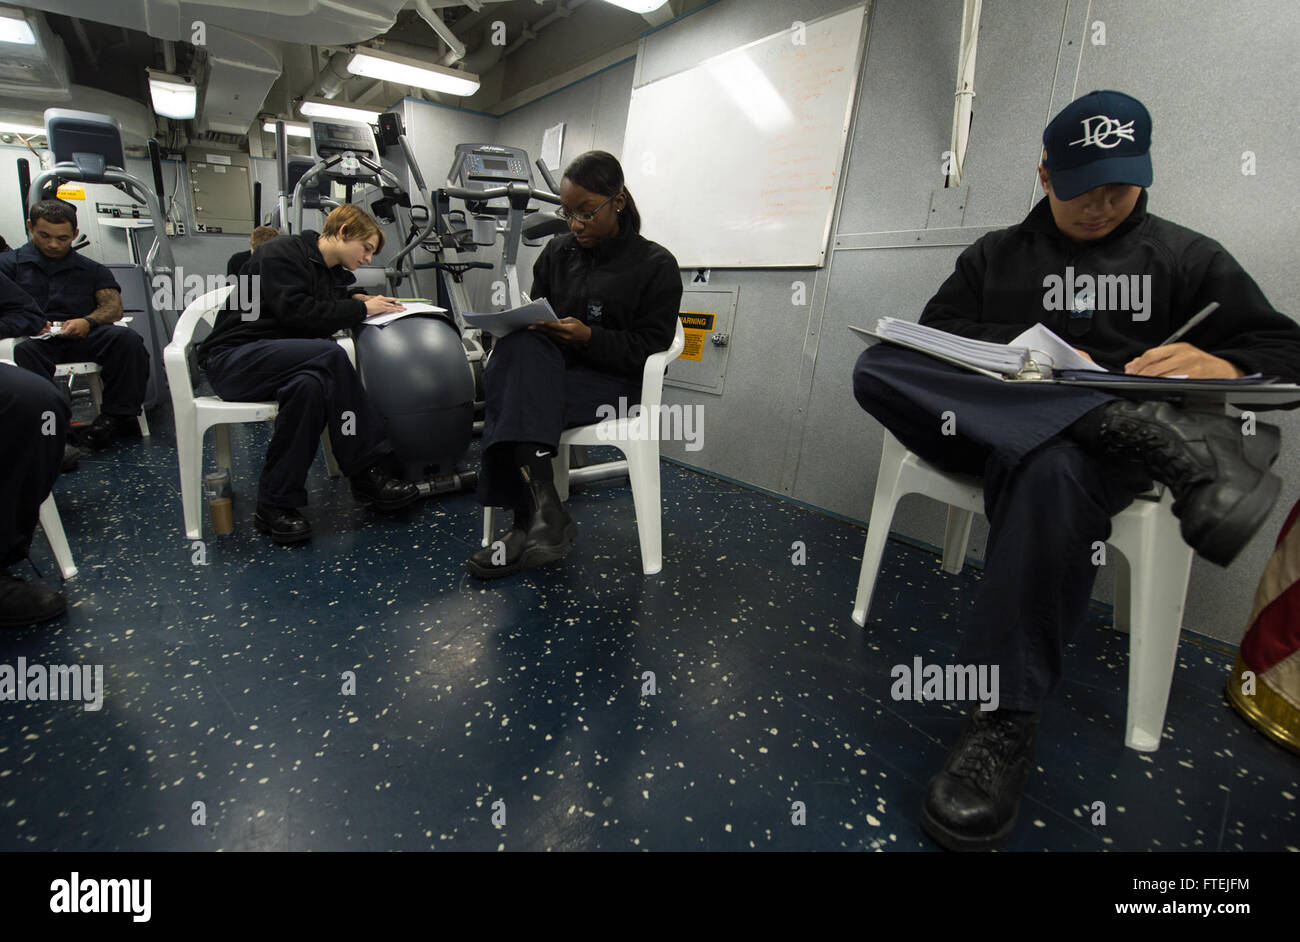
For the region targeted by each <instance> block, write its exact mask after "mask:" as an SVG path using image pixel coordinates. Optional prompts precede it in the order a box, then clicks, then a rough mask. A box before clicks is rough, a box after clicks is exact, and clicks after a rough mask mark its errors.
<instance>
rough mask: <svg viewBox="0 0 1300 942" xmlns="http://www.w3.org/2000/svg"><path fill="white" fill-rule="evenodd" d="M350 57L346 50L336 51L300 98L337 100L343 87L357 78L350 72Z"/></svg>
mask: <svg viewBox="0 0 1300 942" xmlns="http://www.w3.org/2000/svg"><path fill="white" fill-rule="evenodd" d="M349 55H350V53H349V52H347V51H346V50H343V49H338V50H336V51H335V52H334V54H333V55H332V56H330V58H329V61H328V62H326V63H325V65H324V66H322V67H321V70H320V71H319V72H317V73H316V75H315V77H314V78H312V80H311V82H310V83H309V84H308V85H307V87H306V89H304V90H303V93H302V94H301V95H300V96H299V98H326V99H330V98H337V97H338V94H339V92H340V91H342V90H343V85H344V84H345V83H346V82H347V81H348V80H349V79H351V78H354V77H355V76H353V74H352V73H351V72H349V71H348V56H349Z"/></svg>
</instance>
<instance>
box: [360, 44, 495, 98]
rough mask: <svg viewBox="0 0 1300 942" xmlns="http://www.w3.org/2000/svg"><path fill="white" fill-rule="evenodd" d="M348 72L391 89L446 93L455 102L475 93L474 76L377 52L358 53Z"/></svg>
mask: <svg viewBox="0 0 1300 942" xmlns="http://www.w3.org/2000/svg"><path fill="white" fill-rule="evenodd" d="M348 71H349V72H351V73H353V74H354V75H364V76H366V78H373V79H381V80H383V81H385V82H392V83H393V84H394V85H414V86H415V87H416V88H424V89H428V90H429V91H431V92H445V93H446V94H448V95H455V96H457V97H458V98H467V97H469V96H470V95H473V94H474V93H475V92H476V91H478V76H477V75H471V74H470V73H469V72H459V71H457V70H456V69H447V68H443V67H442V66H440V65H426V64H425V63H423V62H418V61H416V60H415V59H407V58H406V57H404V56H395V55H393V54H392V53H391V52H383V51H381V50H379V49H358V50H357V51H356V52H355V53H354V54H353V55H352V58H351V59H349V60H348Z"/></svg>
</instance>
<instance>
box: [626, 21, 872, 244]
mask: <svg viewBox="0 0 1300 942" xmlns="http://www.w3.org/2000/svg"><path fill="white" fill-rule="evenodd" d="M865 16H866V7H865V6H858V7H854V8H852V9H850V10H846V11H844V12H843V13H837V14H835V15H833V16H828V17H825V18H824V19H821V20H818V21H815V22H812V23H807V24H795V26H794V27H792V28H791V29H785V30H782V31H781V32H779V33H774V34H773V35H771V36H768V37H766V38H764V39H760V40H758V41H757V42H753V43H750V44H749V45H748V46H742V47H741V48H739V49H733V50H732V51H730V52H727V53H724V54H723V55H720V56H715V57H713V58H712V59H708V60H706V61H704V62H701V63H700V64H699V65H696V66H694V67H692V68H690V69H687V70H685V71H683V72H678V73H677V74H675V75H671V76H668V77H667V78H662V79H659V80H658V81H655V82H650V83H648V84H646V85H642V86H641V87H640V88H636V89H633V91H632V102H631V105H630V107H629V110H628V116H627V133H626V136H625V138H624V141H623V173H624V176H625V178H626V180H627V188H628V191H629V192H630V193H631V194H632V196H633V198H634V199H635V200H636V204H637V208H638V209H639V210H640V211H641V216H642V227H641V228H642V232H643V233H644V234H645V235H646V237H647V238H649V239H653V240H654V241H656V242H659V243H661V244H662V245H663V246H664V247H665V248H667V249H668V250H669V251H670V252H672V253H673V255H675V256H676V257H677V261H678V264H680V265H681V266H682V267H683V268H762V267H775V268H798V267H810V266H820V265H822V264H823V262H824V261H825V258H826V245H827V241H828V240H829V238H830V230H831V218H832V215H833V213H834V210H835V196H836V193H837V191H838V188H839V182H840V176H841V173H840V168H841V166H842V164H843V159H844V147H845V142H846V141H847V139H848V131H849V122H850V119H851V117H852V108H853V93H854V89H855V87H856V85H857V77H858V69H859V64H860V61H861V54H862V41H863V22H864V19H865Z"/></svg>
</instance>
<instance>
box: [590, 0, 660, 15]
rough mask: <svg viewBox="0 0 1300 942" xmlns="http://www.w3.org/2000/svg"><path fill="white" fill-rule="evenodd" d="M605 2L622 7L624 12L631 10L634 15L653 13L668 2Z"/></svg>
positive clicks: (610, 0) (612, 0)
mask: <svg viewBox="0 0 1300 942" xmlns="http://www.w3.org/2000/svg"><path fill="white" fill-rule="evenodd" d="M605 2H606V3H612V4H614V6H616V7H622V8H623V9H624V10H631V11H632V12H633V13H653V12H654V11H655V10H657V9H659V8H660V7H661V6H663V5H664V4H665V3H667V2H668V0H605Z"/></svg>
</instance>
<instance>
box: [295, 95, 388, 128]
mask: <svg viewBox="0 0 1300 942" xmlns="http://www.w3.org/2000/svg"><path fill="white" fill-rule="evenodd" d="M298 110H299V111H301V112H302V113H303V116H304V117H308V118H342V119H343V120H344V121H364V122H366V123H367V124H375V123H377V122H378V121H379V112H378V111H371V110H370V109H368V108H356V107H353V106H352V105H337V104H335V103H334V102H332V101H323V100H321V99H319V98H307V99H305V100H304V101H303V102H302V104H300V105H299V106H298Z"/></svg>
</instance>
